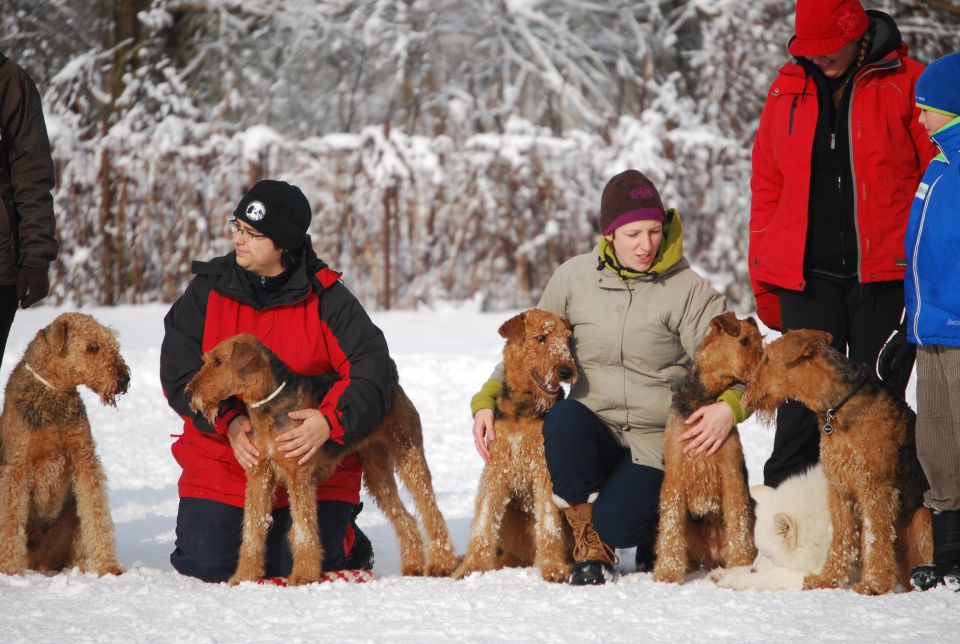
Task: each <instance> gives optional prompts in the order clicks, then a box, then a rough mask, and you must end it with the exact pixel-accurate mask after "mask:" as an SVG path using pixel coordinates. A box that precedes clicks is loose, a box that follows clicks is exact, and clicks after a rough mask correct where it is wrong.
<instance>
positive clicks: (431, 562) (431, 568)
mask: <svg viewBox="0 0 960 644" xmlns="http://www.w3.org/2000/svg"><path fill="white" fill-rule="evenodd" d="M456 569H457V558H456V557H454V556H453V554H452V553H451V552H450V551H448V550H443V549H436V550H434V551H433V552H431V553H430V556H429V558H428V559H427V567H426V571H425V572H426V575H427V576H428V577H449V576H450V575H452V574H453V572H454V571H455V570H456Z"/></svg>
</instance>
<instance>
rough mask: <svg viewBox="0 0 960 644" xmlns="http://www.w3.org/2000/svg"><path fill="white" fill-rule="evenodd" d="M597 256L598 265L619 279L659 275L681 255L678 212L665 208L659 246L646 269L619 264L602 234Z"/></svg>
mask: <svg viewBox="0 0 960 644" xmlns="http://www.w3.org/2000/svg"><path fill="white" fill-rule="evenodd" d="M599 256H600V257H599V262H600V264H599V265H600V266H602V267H604V268H606V269H607V270H609V271H611V272H612V273H613V274H614V275H616V276H617V277H619V278H620V279H621V280H629V279H636V278H638V277H656V276H657V275H660V274H661V273H663V272H664V271H666V270H667V269H669V268H670V267H671V266H673V265H674V264H676V263H677V262H679V261H680V259H681V258H682V257H683V222H682V221H680V213H679V212H677V210H676V209H675V208H669V209H668V210H667V212H666V218H665V219H664V220H663V239H661V240H660V247H659V248H658V249H657V255H656V257H654V258H653V264H651V265H650V268H648V269H647V270H645V271H635V270H633V269H632V268H627V267H626V266H623V265H622V264H620V260H618V259H617V255H616V253H614V252H613V244H611V243H610V242H608V241H607V238H606V237H604V236H603V235H600V250H599Z"/></svg>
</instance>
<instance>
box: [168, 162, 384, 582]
mask: <svg viewBox="0 0 960 644" xmlns="http://www.w3.org/2000/svg"><path fill="white" fill-rule="evenodd" d="M233 215H234V219H232V220H231V221H230V225H231V228H232V230H233V242H234V247H235V250H234V251H233V252H231V253H230V254H228V255H226V256H224V257H218V258H216V259H213V260H212V261H209V262H205V263H201V262H195V263H194V273H196V277H194V279H193V280H192V281H191V282H190V284H189V285H188V286H187V289H186V291H185V292H184V294H183V295H182V296H181V297H180V299H178V300H177V301H176V302H175V303H174V304H173V306H172V307H171V309H170V311H169V313H167V315H166V317H165V318H164V328H165V334H164V339H163V344H162V346H161V350H160V381H161V384H162V386H163V391H164V394H165V395H166V397H167V401H168V403H169V404H170V406H171V407H172V408H173V409H174V411H176V412H177V413H178V414H179V415H180V416H181V417H182V418H183V421H184V425H183V434H182V435H180V436H179V438H178V439H177V441H176V442H175V443H174V445H173V448H172V449H173V455H174V457H175V458H176V460H177V462H178V463H179V464H180V466H181V467H182V468H183V472H182V474H181V476H180V480H179V485H178V488H179V495H180V507H179V511H178V514H177V539H176V547H175V550H174V552H173V554H171V556H170V561H171V563H172V564H173V567H174V568H175V569H176V570H178V571H179V572H181V573H182V574H185V575H190V576H193V577H198V578H200V579H203V580H204V581H210V582H219V581H225V580H227V579H229V578H230V577H231V576H232V575H233V573H234V572H235V569H236V565H237V561H238V556H239V548H240V543H241V530H242V519H243V505H244V493H245V489H246V475H245V473H244V469H245V468H249V467H251V466H253V465H254V464H256V463H257V462H258V460H259V459H261V458H264V457H265V456H266V455H264V454H259V453H257V451H256V449H255V448H254V446H253V443H252V442H251V441H250V439H249V437H248V436H247V434H248V432H250V430H251V427H250V421H249V418H248V417H247V415H246V408H245V407H244V403H243V401H241V400H238V399H234V398H232V399H230V400H228V401H225V402H224V403H223V404H222V405H221V408H220V411H219V415H218V417H217V419H216V422H215V423H214V424H213V425H211V424H210V423H208V422H207V421H206V420H205V419H204V418H203V417H202V416H200V415H199V414H196V413H194V412H193V411H192V410H191V409H190V407H189V404H188V401H187V399H186V397H185V396H184V388H185V386H186V384H187V383H188V382H189V381H190V379H191V378H192V377H193V376H194V374H196V372H197V371H199V369H200V367H201V364H202V355H203V353H204V352H205V351H208V350H209V349H211V348H213V347H214V346H216V345H217V344H219V343H220V342H221V341H222V340H224V339H226V338H228V337H231V336H233V335H236V334H237V333H253V334H254V335H256V336H257V337H258V338H259V339H260V340H261V341H262V342H263V343H264V344H266V345H267V346H268V347H269V348H270V349H271V350H272V351H273V352H274V353H275V354H277V356H278V357H279V358H280V359H281V360H283V361H284V362H285V363H286V364H287V366H288V367H289V368H290V369H291V370H293V371H295V372H297V373H300V374H304V375H316V374H322V373H330V372H336V373H337V374H339V376H340V380H339V381H338V383H337V384H336V385H335V386H334V387H333V388H331V390H330V392H329V393H328V394H327V396H326V397H325V398H324V400H323V401H322V402H321V403H320V405H319V407H318V408H317V409H303V410H298V411H295V412H291V413H290V417H291V419H292V420H295V421H297V420H299V421H301V422H300V424H298V425H297V426H295V427H294V428H293V429H290V430H288V431H286V432H285V433H283V434H281V435H280V438H279V441H280V443H281V445H282V446H281V447H280V451H281V455H280V458H295V459H298V462H299V463H301V464H302V463H305V462H306V461H307V460H308V459H309V458H310V457H311V456H312V455H313V454H314V453H315V452H316V451H317V450H319V449H327V448H331V447H334V446H335V444H339V445H349V444H350V443H352V442H355V441H357V440H359V439H361V438H362V437H363V436H365V435H366V434H367V433H369V432H370V431H372V430H373V429H374V428H375V427H376V426H377V425H378V424H379V423H380V422H381V421H382V420H383V418H384V416H386V413H387V411H388V409H389V404H390V396H391V392H392V386H393V383H392V381H391V374H392V370H391V367H390V356H389V353H388V350H387V343H386V340H385V339H384V337H383V333H382V332H381V331H380V329H378V328H377V327H376V326H375V325H374V324H373V322H372V321H371V320H370V318H369V317H368V315H367V313H366V311H364V309H363V307H362V306H361V305H360V303H359V302H358V301H357V299H356V298H355V297H354V296H353V294H351V293H350V291H349V290H347V287H346V286H344V284H343V283H342V282H341V281H340V274H339V273H336V272H334V271H332V270H331V269H330V268H328V267H327V265H326V264H324V263H323V262H322V261H320V260H319V259H318V258H317V256H316V255H315V254H314V252H313V247H312V245H311V243H310V237H309V235H308V234H307V229H308V227H309V224H310V219H311V210H310V204H309V202H308V201H307V199H306V197H305V196H304V194H303V193H302V192H301V191H300V189H299V188H297V187H296V186H292V185H290V184H288V183H286V182H283V181H273V180H264V181H259V182H258V183H257V184H256V185H254V186H253V188H251V189H250V191H249V192H247V194H245V195H244V196H243V198H242V199H241V200H240V203H239V204H238V205H237V207H236V209H235V211H234V213H233ZM360 477H361V467H360V462H359V460H358V459H357V458H356V456H355V455H350V456H348V457H346V458H345V459H344V460H343V462H342V463H341V465H340V468H339V469H338V470H337V471H336V472H335V473H334V474H333V476H331V477H330V478H329V479H327V480H326V481H323V482H321V483H320V484H319V485H318V486H317V508H318V515H319V518H318V521H319V526H320V534H321V539H322V541H323V548H324V561H323V569H324V570H326V571H329V570H341V569H345V568H358V567H361V568H369V567H370V565H371V562H372V550H371V548H370V546H369V541H368V540H367V539H366V537H365V536H364V535H363V534H362V533H360V532H359V530H358V529H357V528H356V525H355V523H354V522H353V519H354V517H355V516H356V513H357V512H358V511H359V505H358V504H359V501H360ZM290 524H291V519H290V510H289V506H288V500H287V495H286V491H285V490H282V489H281V490H278V493H277V499H276V502H275V505H274V513H273V523H272V526H271V529H270V532H269V534H268V541H267V557H266V568H267V570H266V575H267V577H286V576H288V575H289V573H290V570H291V567H292V557H291V553H290V548H289V546H288V544H287V540H286V533H287V531H288V529H289V527H290Z"/></svg>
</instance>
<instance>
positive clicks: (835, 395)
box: [743, 329, 933, 595]
mask: <svg viewBox="0 0 960 644" xmlns="http://www.w3.org/2000/svg"><path fill="white" fill-rule="evenodd" d="M831 339H832V338H831V335H830V334H829V333H827V332H825V331H815V330H809V329H800V330H796V331H788V332H787V333H785V334H784V335H783V336H781V337H780V338H778V339H777V340H775V341H774V342H772V343H770V345H769V346H768V347H767V348H766V349H765V351H764V356H763V359H762V360H761V361H760V364H759V366H758V367H757V370H756V371H755V372H754V374H753V376H752V378H751V381H750V383H749V384H748V386H747V389H746V391H745V392H744V398H743V402H744V404H746V405H748V406H750V407H752V408H753V409H756V410H758V411H760V412H761V418H762V419H766V420H772V417H773V414H774V412H775V410H776V409H777V407H779V406H780V405H781V404H783V403H784V402H786V401H787V400H788V399H792V400H797V401H799V402H801V403H803V404H804V405H806V406H807V407H808V408H810V409H811V410H812V411H814V412H815V413H816V414H817V415H818V418H819V422H820V426H821V428H822V431H821V434H820V461H821V463H822V464H823V471H824V474H825V476H826V478H827V483H828V490H829V497H828V503H829V508H830V519H831V522H832V524H833V535H832V538H831V542H830V548H829V551H828V553H827V560H826V564H824V567H823V570H821V571H820V572H819V573H817V574H812V575H808V576H807V577H805V578H804V582H803V586H804V588H839V587H841V586H843V585H844V584H845V583H846V582H847V581H848V571H849V570H850V569H851V567H852V566H854V565H855V564H857V563H858V562H861V564H862V566H861V567H862V575H861V579H860V581H858V582H857V583H855V584H854V585H853V589H854V590H855V591H856V592H858V593H861V594H864V595H881V594H884V593H889V592H891V591H892V590H893V589H894V585H895V584H896V582H897V579H898V565H897V557H896V554H895V542H896V541H897V540H898V534H897V533H898V529H899V533H900V542H901V543H900V544H899V547H900V548H901V551H902V552H903V553H904V554H903V557H904V558H912V557H923V556H924V554H926V555H928V556H929V555H930V554H932V547H933V546H932V535H931V532H930V524H929V512H927V511H925V510H924V509H922V508H921V504H922V499H923V490H925V489H926V487H927V485H926V479H925V477H924V475H923V471H922V469H921V468H920V464H919V462H918V461H917V458H916V449H915V444H914V421H915V416H914V414H913V412H912V411H911V410H910V408H909V407H908V406H907V404H906V403H905V402H903V401H902V400H898V399H897V398H896V397H895V396H893V395H892V394H891V393H890V391H889V390H887V389H886V388H885V387H884V386H883V385H882V384H881V383H880V382H879V380H877V378H876V377H875V376H874V375H873V373H872V370H871V369H870V368H869V367H867V366H866V365H859V364H857V363H854V362H852V361H851V360H850V359H848V358H847V357H846V356H843V355H841V354H840V352H838V351H837V350H836V349H834V348H833V347H831V346H830V342H831ZM925 517H926V518H925ZM921 560H928V558H927V559H921ZM906 570H909V565H907V567H906ZM900 574H901V580H902V575H903V570H902V569H901V571H900Z"/></svg>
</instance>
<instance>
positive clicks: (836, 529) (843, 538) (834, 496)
mask: <svg viewBox="0 0 960 644" xmlns="http://www.w3.org/2000/svg"><path fill="white" fill-rule="evenodd" d="M828 476H829V475H828ZM827 499H828V501H829V507H830V519H831V521H832V522H833V537H832V538H831V540H830V550H829V551H827V560H826V562H825V563H824V564H823V569H822V570H821V571H820V572H819V573H817V574H812V575H807V576H806V577H804V578H803V588H804V589H805V590H811V589H813V588H840V587H841V586H843V584H845V583H846V582H847V573H848V572H849V570H850V565H851V564H852V563H853V562H854V561H856V559H857V558H858V556H859V552H858V548H857V540H856V531H857V517H856V514H855V513H854V510H853V499H849V498H847V497H846V496H845V495H844V494H842V493H841V492H840V490H838V489H837V485H836V484H834V483H832V482H831V483H830V485H829V486H828V497H827Z"/></svg>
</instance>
